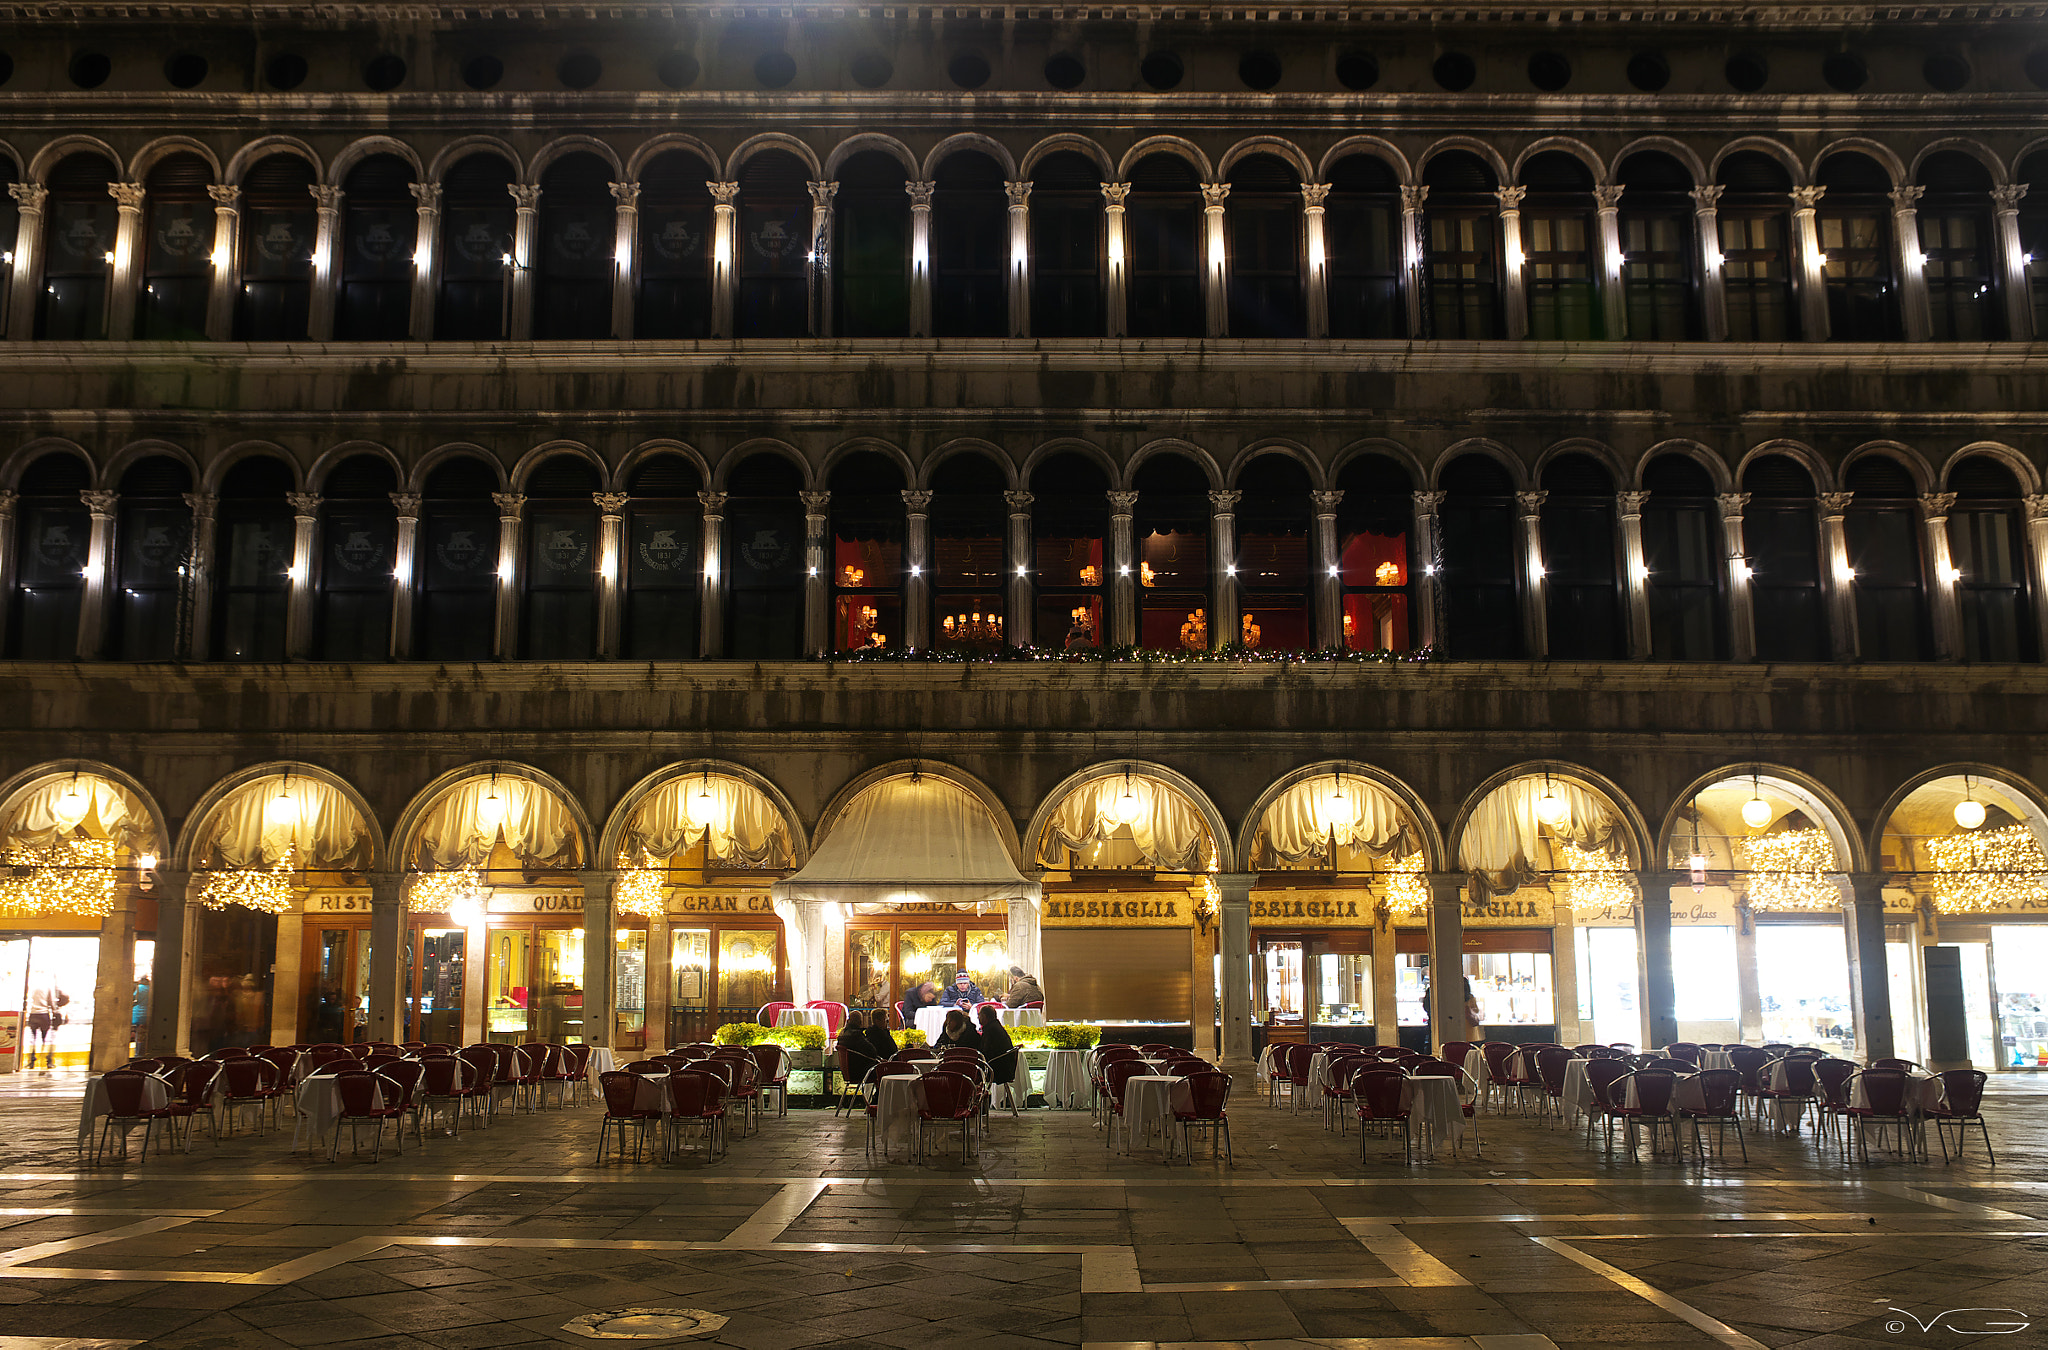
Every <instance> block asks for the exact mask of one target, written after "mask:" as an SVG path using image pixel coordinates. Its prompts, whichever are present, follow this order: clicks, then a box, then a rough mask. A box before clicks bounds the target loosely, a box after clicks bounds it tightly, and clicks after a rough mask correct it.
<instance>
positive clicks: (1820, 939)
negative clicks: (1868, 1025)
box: [1756, 923, 1856, 1058]
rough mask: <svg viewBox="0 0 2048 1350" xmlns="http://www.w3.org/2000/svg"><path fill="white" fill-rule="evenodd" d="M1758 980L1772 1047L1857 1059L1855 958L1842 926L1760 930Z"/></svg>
mask: <svg viewBox="0 0 2048 1350" xmlns="http://www.w3.org/2000/svg"><path fill="white" fill-rule="evenodd" d="M1756 979H1757V991H1758V993H1759V994H1760V995H1761V997H1762V1000H1763V1014H1764V1041H1765V1042H1766V1043H1767V1044H1768V1043H1772V1042H1780V1043H1784V1044H1788V1045H1796V1046H1814V1047H1817V1048H1819V1049H1823V1050H1828V1051H1830V1052H1832V1053H1834V1054H1836V1055H1839V1056H1842V1057H1843V1058H1848V1057H1851V1056H1853V1055H1854V1054H1855V1052H1856V1025H1855V1020H1854V1018H1853V1017H1852V1015H1851V1013H1850V1009H1849V953H1848V949H1847V948H1846V947H1845V946H1844V945H1843V940H1842V929H1841V926H1840V925H1838V924H1810V925H1809V924H1785V923H1761V924H1758V925H1757V929H1756Z"/></svg>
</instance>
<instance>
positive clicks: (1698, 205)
mask: <svg viewBox="0 0 2048 1350" xmlns="http://www.w3.org/2000/svg"><path fill="white" fill-rule="evenodd" d="M1726 191H1728V189H1727V188H1726V187H1724V186H1722V185H1721V184H1719V183H1709V184H1707V185H1706V186H1705V187H1696V188H1694V189H1693V190H1692V191H1691V193H1690V194H1688V195H1690V196H1691V197H1692V204H1693V209H1694V210H1696V211H1711V210H1713V209H1714V208H1715V207H1716V206H1719V205H1720V203H1721V195H1722V194H1723V193H1725V192H1726Z"/></svg>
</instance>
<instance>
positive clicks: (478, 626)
mask: <svg viewBox="0 0 2048 1350" xmlns="http://www.w3.org/2000/svg"><path fill="white" fill-rule="evenodd" d="M500 490H501V489H500V487H499V485H498V475H497V474H496V473H495V472H494V471H493V470H492V468H491V466H490V465H488V464H486V463H484V462H483V461H482V460H480V459H475V458H472V457H470V456H467V455H462V456H457V457H456V458H454V459H449V460H444V461H443V462H442V463H441V464H439V465H437V466H436V467H435V469H434V471H433V472H432V473H430V474H428V475H427V481H426V490H425V491H424V492H423V493H422V494H421V496H422V498H423V500H422V502H421V504H420V514H421V519H420V524H419V542H420V546H419V558H420V565H419V599H418V601H417V603H416V604H415V605H414V606H413V610H414V613H415V615H416V618H417V623H418V631H417V633H416V634H415V641H414V644H413V650H414V652H415V653H416V654H417V655H418V656H419V658H420V659H421V660H423V661H488V660H490V659H491V653H492V649H493V648H494V646H495V645H496V644H495V642H494V630H495V628H496V623H497V612H498V599H497V589H498V508H497V505H496V503H494V502H492V500H491V494H492V493H494V492H498V491H500Z"/></svg>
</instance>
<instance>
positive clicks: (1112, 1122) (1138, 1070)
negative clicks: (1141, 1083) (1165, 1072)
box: [1102, 1059, 1150, 1148]
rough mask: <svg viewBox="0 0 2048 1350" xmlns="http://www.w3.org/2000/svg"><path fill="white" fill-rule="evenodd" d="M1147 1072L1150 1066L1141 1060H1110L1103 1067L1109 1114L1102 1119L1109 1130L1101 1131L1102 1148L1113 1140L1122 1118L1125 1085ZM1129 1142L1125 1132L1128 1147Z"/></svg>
mask: <svg viewBox="0 0 2048 1350" xmlns="http://www.w3.org/2000/svg"><path fill="white" fill-rule="evenodd" d="M1148 1072H1150V1066H1149V1065H1147V1064H1146V1063H1145V1061H1144V1060H1142V1059H1119V1060H1112V1061H1111V1062H1110V1063H1108V1064H1107V1065H1105V1066H1103V1070H1102V1086H1103V1092H1104V1096H1105V1098H1106V1099H1107V1101H1108V1103H1109V1112H1108V1114H1107V1116H1105V1117H1104V1119H1105V1120H1106V1121H1107V1123H1108V1125H1109V1128H1108V1129H1107V1130H1105V1131H1103V1135H1102V1146H1103V1147H1104V1148H1108V1147H1109V1146H1110V1143H1111V1141H1112V1140H1114V1139H1115V1137H1116V1124H1117V1122H1118V1121H1120V1120H1122V1119H1123V1118H1124V1087H1125V1085H1126V1084H1128V1083H1129V1082H1130V1081H1131V1080H1132V1079H1133V1078H1136V1077H1138V1076H1139V1075H1140V1074H1144V1073H1148ZM1129 1142H1130V1140H1129V1132H1128V1130H1126V1137H1125V1144H1126V1146H1128V1145H1129Z"/></svg>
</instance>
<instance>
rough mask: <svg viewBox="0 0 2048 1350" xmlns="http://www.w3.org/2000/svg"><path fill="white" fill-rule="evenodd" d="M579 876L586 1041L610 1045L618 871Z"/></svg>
mask: <svg viewBox="0 0 2048 1350" xmlns="http://www.w3.org/2000/svg"><path fill="white" fill-rule="evenodd" d="M576 879H577V880H578V881H579V882H581V883H582V884H583V1043H584V1044H585V1045H603V1046H609V1045H610V1044H611V1043H612V1032H613V1029H614V1027H615V1026H616V1023H615V1022H614V1020H613V1013H612V1005H613V1002H614V993H615V991H614V990H613V988H612V982H613V980H614V979H615V978H616V976H617V974H618V953H617V951H616V949H615V946H614V943H615V941H616V939H615V932H616V924H615V917H616V916H615V915H614V914H613V912H612V890H613V888H614V887H615V886H616V885H617V884H618V879H619V874H618V873H617V872H614V871H611V870H609V869H600V870H591V871H587V872H578V873H577V874H576ZM652 956H653V953H651V952H650V953H649V964H650V965H652V964H653V962H652Z"/></svg>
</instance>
